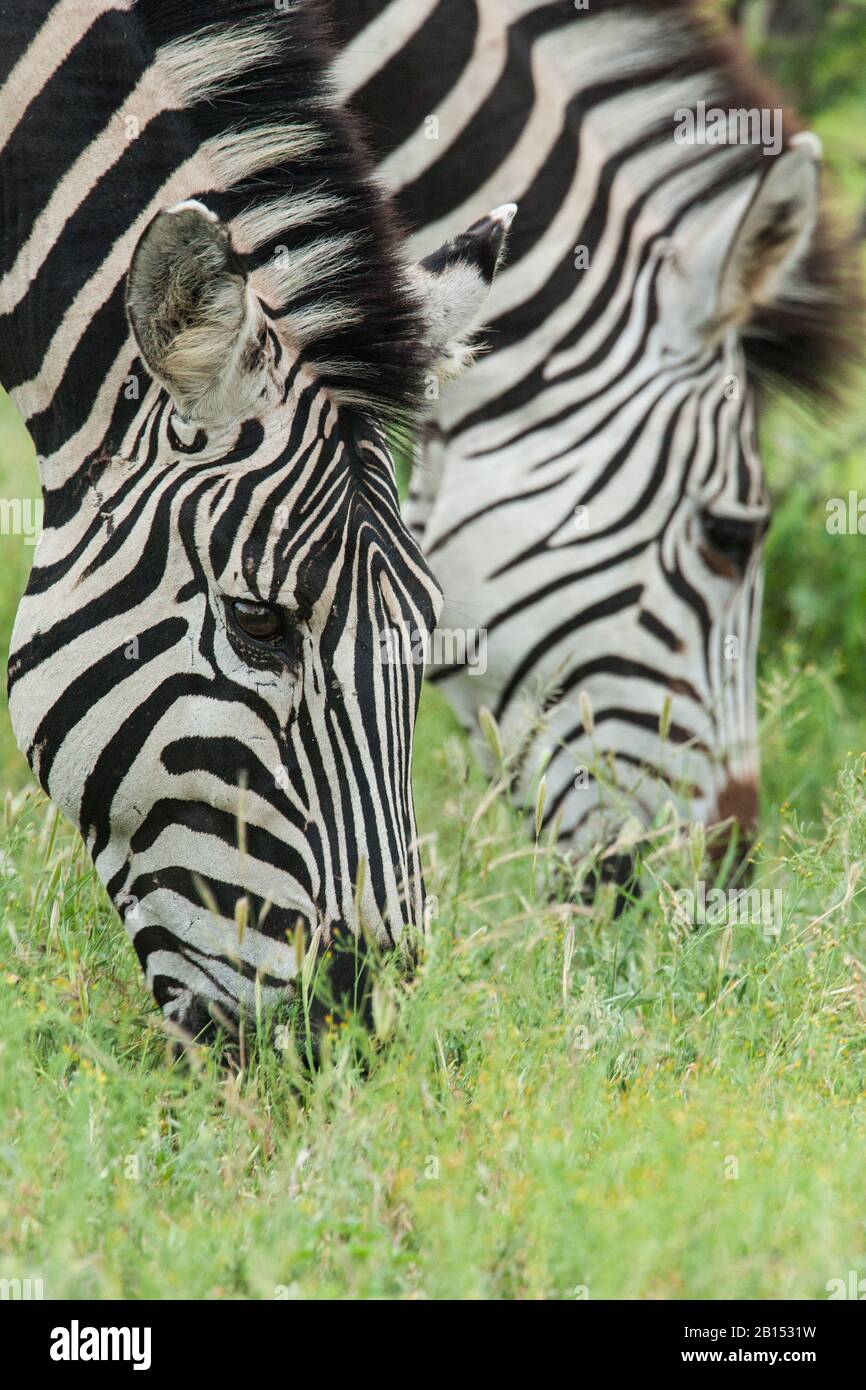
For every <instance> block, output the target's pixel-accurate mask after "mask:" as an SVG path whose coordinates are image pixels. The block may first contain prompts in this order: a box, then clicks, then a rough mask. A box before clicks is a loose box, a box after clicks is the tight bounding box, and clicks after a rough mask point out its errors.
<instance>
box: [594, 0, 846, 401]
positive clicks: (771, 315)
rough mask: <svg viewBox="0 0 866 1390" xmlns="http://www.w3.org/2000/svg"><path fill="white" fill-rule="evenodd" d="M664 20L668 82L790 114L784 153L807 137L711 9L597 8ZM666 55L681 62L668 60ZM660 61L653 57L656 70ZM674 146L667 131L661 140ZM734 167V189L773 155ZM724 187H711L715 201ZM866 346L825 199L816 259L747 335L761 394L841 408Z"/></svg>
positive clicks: (695, 0)
mask: <svg viewBox="0 0 866 1390" xmlns="http://www.w3.org/2000/svg"><path fill="white" fill-rule="evenodd" d="M618 10H619V11H631V12H632V13H635V12H639V13H642V14H644V15H647V14H651V15H655V16H657V18H658V21H659V29H660V48H659V53H660V54H661V55H662V63H663V66H664V75H665V77H666V78H686V79H688V78H694V79H695V85H696V86H697V85H698V82H700V84H701V85H702V87H703V89H704V90H703V93H702V95H704V96H705V97H706V99H707V102H708V105H711V106H714V107H720V108H722V109H724V110H739V109H745V110H752V109H754V108H758V109H765V108H769V109H770V110H777V109H781V110H782V111H783V112H784V116H783V129H784V134H785V140H784V145H783V151H784V150H785V149H787V148H788V147H789V145H790V140H791V137H792V136H793V135H795V134H797V133H798V132H799V131H801V130H802V129H803V126H802V124H801V123H799V122H798V120H797V118H796V116H795V115H794V113H793V111H792V110H791V109H790V108H789V107H788V106H787V105H786V103H785V100H784V98H783V96H782V95H781V93H780V92H779V91H778V90H777V89H776V88H775V87H774V85H773V84H772V83H771V82H770V81H769V80H768V79H767V78H766V77H765V76H764V74H762V73H761V72H760V71H759V70H758V68H757V67H756V65H755V64H754V62H753V61H752V59H751V57H750V55H749V54H748V53H747V52H746V50H745V48H744V46H743V44H742V42H741V41H740V39H739V37H738V35H737V34H736V31H735V30H734V28H733V26H732V25H731V24H730V23H729V22H728V21H727V20H726V19H724V18H723V17H720V16H718V15H717V14H711V13H710V12H709V10H708V7H707V3H706V0H592V4H591V8H590V11H589V13H590V14H594V15H604V14H613V13H614V12H615V11H618ZM665 53H667V54H669V55H670V54H675V55H676V56H675V57H674V58H671V57H670V56H669V57H667V58H666V59H665V58H664V55H665ZM656 61H658V59H657V57H656V56H654V54H653V51H652V50H649V51H648V55H647V62H648V63H654V62H656ZM663 138H669V135H668V132H664V133H661V132H660V134H659V139H663ZM736 150H737V153H736V155H735V156H734V157H733V160H732V162H726V164H725V175H724V178H725V181H726V182H727V181H728V180H731V181H732V182H736V181H738V180H740V179H746V178H748V177H750V176H752V175H754V174H756V173H765V172H766V169H767V166H768V164H769V161H770V159H771V158H773V157H774V156H772V155H766V154H765V153H764V151H763V150H762V149H761V148H759V147H757V146H754V145H746V144H743V145H739V146H737V147H736ZM716 191H717V186H709V187H707V189H706V191H705V196H706V197H708V198H709V197H711V196H713V194H714V193H715V192H716ZM864 343H866V303H864V294H863V284H862V274H861V268H860V258H859V248H858V245H857V243H856V240H855V238H854V235H853V229H847V228H845V227H844V225H843V224H842V223H839V222H837V220H836V218H835V217H834V215H833V214H832V213H831V212H830V210H829V208H828V206H827V203H826V199H825V203H824V207H823V210H822V213H821V215H820V217H819V220H818V224H817V226H816V229H815V233H814V236H813V239H812V244H811V247H810V249H809V251H808V252H807V253H806V254H805V255H804V256H803V257H802V258H801V260H800V262H799V264H798V265H797V266H796V267H795V268H794V270H793V272H792V273H791V275H789V277H788V278H787V280H786V281H785V282H784V284H783V285H782V287H781V292H780V294H779V295H778V297H777V298H776V300H775V302H774V303H773V304H772V305H769V306H764V307H762V308H760V309H759V310H758V311H757V312H756V314H755V315H754V317H753V318H752V320H751V322H750V323H749V324H748V325H747V327H746V328H745V329H744V348H745V352H746V358H747V361H748V364H749V366H750V368H751V370H752V371H753V373H754V376H755V380H756V381H757V383H758V384H759V385H763V386H767V387H770V388H776V389H780V390H782V391H784V392H787V393H791V392H793V393H795V394H798V393H799V394H803V395H806V396H810V397H814V398H817V399H819V400H820V399H824V400H826V401H828V402H833V401H835V400H836V399H837V398H838V396H839V393H840V390H841V388H842V387H843V386H844V385H845V382H846V380H847V377H848V376H849V375H850V373H851V371H852V369H853V368H854V367H855V366H856V365H859V364H862V362H863V357H864Z"/></svg>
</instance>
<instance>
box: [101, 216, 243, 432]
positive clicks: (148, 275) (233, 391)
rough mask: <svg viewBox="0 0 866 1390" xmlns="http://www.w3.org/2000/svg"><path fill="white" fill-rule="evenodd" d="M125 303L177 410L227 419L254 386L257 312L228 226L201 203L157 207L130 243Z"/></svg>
mask: <svg viewBox="0 0 866 1390" xmlns="http://www.w3.org/2000/svg"><path fill="white" fill-rule="evenodd" d="M126 309H127V314H128V315H129V321H130V323H131V325H132V331H133V333H134V334H135V338H136V341H137V343H138V346H139V349H140V350H141V355H142V357H143V358H144V360H145V362H146V363H147V366H148V368H149V369H150V371H151V373H152V374H153V376H154V377H155V378H156V379H157V381H159V382H160V383H161V384H162V385H163V386H164V387H165V388H166V390H167V391H168V392H169V394H170V395H171V396H172V398H173V400H174V402H175V405H176V406H177V408H178V411H179V412H180V414H181V415H183V416H185V417H189V418H194V419H199V420H217V419H234V418H237V417H238V416H239V415H241V414H242V413H244V411H245V410H248V409H249V408H250V407H251V406H252V405H253V403H254V402H255V401H256V400H257V399H258V398H259V397H260V396H261V394H262V387H263V382H262V371H261V362H262V353H261V352H260V351H259V350H258V349H259V347H260V339H261V334H262V332H263V329H264V322H263V318H264V316H263V314H262V310H261V307H260V305H259V304H258V301H257V300H256V298H255V296H254V295H253V293H252V291H251V290H250V289H249V287H248V285H247V279H246V274H245V271H244V269H243V267H242V266H241V264H240V262H239V260H238V258H237V256H236V255H235V253H234V251H233V249H232V244H231V240H230V237H229V233H228V229H227V228H226V227H225V225H224V224H223V223H222V222H220V220H219V218H218V217H217V216H216V214H215V213H213V212H211V211H210V209H209V208H206V207H205V206H204V204H203V203H198V202H193V201H190V202H185V203H178V204H177V206H176V207H173V208H168V209H167V210H166V211H164V212H160V213H158V214H157V216H156V217H155V218H154V219H153V221H152V222H151V223H150V224H149V226H148V227H146V228H145V230H144V232H143V233H142V235H141V237H140V239H139V242H138V245H137V246H136V248H135V251H134V253H133V257H132V264H131V266H130V271H129V277H128V281H127V289H126Z"/></svg>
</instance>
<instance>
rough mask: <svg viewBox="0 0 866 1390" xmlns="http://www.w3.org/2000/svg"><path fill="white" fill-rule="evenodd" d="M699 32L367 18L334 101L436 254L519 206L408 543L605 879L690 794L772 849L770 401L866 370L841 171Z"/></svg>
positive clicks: (473, 672)
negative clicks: (621, 845) (826, 174)
mask: <svg viewBox="0 0 866 1390" xmlns="http://www.w3.org/2000/svg"><path fill="white" fill-rule="evenodd" d="M699 11H700V7H699V6H697V5H693V4H691V3H686V0H590V3H588V4H576V3H572V0H557V2H556V3H553V2H549V3H543V2H541V0H391V2H390V3H388V0H355V3H346V4H343V5H342V6H341V7H340V13H339V27H338V37H339V42H340V45H341V52H340V54H339V56H338V59H337V61H336V64H335V80H336V81H337V83H338V86H339V88H340V90H341V92H342V94H343V98H344V100H345V101H346V102H347V103H348V104H349V105H350V107H351V108H353V109H355V110H357V111H358V112H359V113H360V114H361V115H362V117H363V118H365V119H366V121H367V123H368V126H369V129H370V131H371V132H372V139H373V142H374V150H375V154H376V157H377V160H378V170H379V173H380V176H381V177H382V179H383V181H384V182H385V183H386V184H387V185H388V186H389V188H390V189H391V190H392V192H393V194H394V197H395V202H396V207H397V211H398V214H399V216H400V217H401V220H402V221H403V223H404V225H406V226H407V227H408V229H410V231H411V232H412V234H413V238H414V240H413V248H414V250H415V252H416V253H418V254H422V253H423V252H425V251H426V250H429V248H430V247H431V246H433V245H435V244H436V242H437V240H439V239H440V238H441V234H442V228H443V226H444V225H445V224H446V223H448V222H449V221H451V220H453V219H456V220H457V222H460V220H461V219H463V220H470V219H471V218H472V217H473V216H474V215H477V213H478V211H479V209H480V208H482V207H484V206H491V205H492V204H494V203H495V202H496V201H497V200H501V197H503V196H508V197H509V198H511V197H514V198H515V199H516V200H517V201H518V202H519V203H520V204H521V206H522V208H523V211H522V213H521V215H520V216H519V217H518V219H517V221H516V222H515V226H514V231H513V233H512V237H511V240H510V243H509V258H508V266H507V269H506V270H505V272H504V273H503V274H502V275H501V276H500V277H499V279H498V280H497V283H496V286H495V288H494V291H493V296H492V301H491V304H490V306H489V316H488V330H487V332H486V337H487V338H488V339H489V342H490V344H491V346H492V350H491V351H490V352H489V354H488V355H486V356H484V357H482V358H481V359H480V360H479V361H478V362H477V363H476V364H475V365H474V366H473V367H472V368H471V369H470V370H469V371H468V372H467V373H466V374H465V375H464V376H463V377H462V378H461V380H460V381H458V382H456V383H455V384H454V385H453V386H450V385H449V387H448V388H447V389H446V390H445V391H444V392H443V394H442V397H441V400H440V402H439V404H438V407H437V409H436V412H435V416H434V418H433V419H432V421H431V422H430V424H429V426H428V428H427V430H426V433H425V435H424V438H423V445H422V449H421V452H420V458H419V463H418V466H417V467H416V468H415V471H414V476H413V479H412V484H411V495H410V500H409V503H408V511H407V516H408V519H409V521H410V524H411V526H412V529H413V530H414V532H415V534H416V535H417V536H418V539H419V541H420V542H421V545H422V549H423V550H424V553H425V555H426V556H427V559H428V560H429V562H430V564H431V566H432V567H433V569H434V571H435V572H436V575H437V578H438V579H439V581H440V582H441V583H442V585H443V587H444V590H445V607H444V611H443V618H442V622H443V625H444V626H446V627H448V628H454V627H457V626H460V625H467V624H468V625H470V626H472V627H476V628H478V629H481V630H482V631H483V632H485V633H486V669H482V667H483V663H481V662H474V663H469V662H460V661H455V662H453V663H451V664H446V665H444V666H443V667H441V668H440V669H438V670H437V671H436V672H434V673H433V678H434V679H436V680H438V681H439V682H440V683H441V685H442V687H443V689H444V691H445V692H446V693H447V696H448V698H449V699H450V701H451V703H452V705H453V706H454V708H455V710H456V711H457V713H458V715H459V716H460V718H461V719H462V721H463V722H464V724H465V725H466V727H467V728H471V727H474V726H475V725H476V722H477V715H478V711H479V707H480V706H482V705H485V704H486V705H488V706H490V707H491V708H492V709H493V711H494V712H495V714H496V715H497V717H498V719H499V720H500V722H501V724H502V726H503V730H504V735H505V742H506V745H508V744H510V745H511V747H512V748H516V749H517V750H518V755H517V757H516V766H517V769H518V773H517V777H516V780H517V782H518V785H519V786H520V787H521V789H522V792H523V796H524V800H525V801H526V802H527V803H528V802H529V801H530V800H531V799H534V796H533V779H534V778H537V776H538V769H539V767H540V766H543V765H545V764H546V765H547V773H546V777H547V786H546V792H547V795H546V804H545V811H544V820H545V823H546V824H547V825H548V826H554V825H557V824H558V826H559V834H560V835H561V837H562V839H563V841H564V843H565V844H566V845H574V846H575V847H576V848H577V849H579V850H581V851H583V852H586V851H587V850H589V849H590V848H591V847H592V846H594V845H602V846H603V845H605V844H609V842H610V839H611V837H612V836H613V835H614V834H615V833H616V830H617V826H621V825H622V822H623V819H624V818H625V817H626V815H635V814H636V815H637V816H638V818H639V819H640V820H641V821H643V822H644V823H646V822H650V821H651V820H652V818H653V817H654V816H656V815H657V814H658V812H659V810H660V808H661V807H662V806H663V805H664V803H665V802H666V801H668V800H670V799H671V798H672V793H673V799H674V801H675V802H676V803H677V804H678V806H679V808H680V810H681V813H682V814H683V815H684V816H686V817H689V818H694V819H697V820H702V821H704V822H705V823H707V824H715V823H721V822H728V823H738V824H739V830H740V836H741V844H742V843H743V841H744V840H745V841H747V840H748V837H749V835H750V833H751V831H752V828H753V825H754V822H755V818H756V813H757V789H758V751H757V735H756V676H755V660H756V646H757V638H758V629H759V614H760V605H761V550H762V541H763V538H764V534H765V532H766V530H767V526H768V521H769V505H768V495H767V489H766V486H765V483H764V479H763V475H762V468H761V459H760V454H759V450H758V445H757V442H756V407H757V404H758V400H757V397H758V393H759V390H760V389H761V388H762V387H763V386H764V384H766V383H771V382H772V381H773V380H775V381H777V382H779V383H780V384H781V385H782V386H784V387H787V388H791V389H794V390H803V391H805V392H807V393H809V392H812V393H817V394H820V393H822V392H826V393H830V394H832V388H833V386H834V385H835V383H837V382H838V380H839V376H840V373H841V372H842V369H843V367H844V366H845V364H846V361H847V360H849V359H850V356H851V353H852V349H853V347H854V345H855V344H857V342H858V329H857V326H856V324H857V316H856V304H857V300H858V293H857V289H856V285H854V284H853V283H852V281H853V277H854V276H856V269H855V262H854V255H853V249H852V248H851V247H849V246H844V245H840V244H837V242H836V239H834V236H833V235H832V233H831V231H830V230H829V229H828V226H827V222H826V219H825V218H824V216H823V215H822V213H821V208H820V193H819V182H820V174H819V159H820V146H819V143H818V141H817V139H816V138H815V137H814V136H811V135H808V134H801V133H798V132H797V128H796V125H795V123H794V120H793V118H792V116H791V115H790V113H787V112H784V113H783V112H782V111H781V110H777V108H778V107H779V101H778V99H777V98H776V96H775V95H774V94H773V92H772V91H769V90H768V89H767V88H766V86H765V85H764V84H763V82H762V81H761V80H760V79H759V78H758V76H757V74H756V73H755V72H754V71H753V70H751V69H750V68H749V66H748V64H747V61H746V59H745V55H744V54H743V53H742V52H741V51H739V50H738V47H737V46H736V45H735V43H734V42H733V40H731V39H728V38H726V37H720V36H719V33H718V29H717V28H715V27H714V28H710V27H709V25H708V24H707V22H706V21H705V20H703V19H702V18H701V17H700V13H699ZM719 111H721V112H722V113H724V119H723V120H720V119H719V115H718V112H719ZM728 113H731V114H730V115H728ZM755 139H758V140H759V142H760V143H752V142H751V141H753V140H755ZM506 189H507V195H505V193H504V190H506ZM612 862H613V863H615V862H616V861H615V859H614V860H613V861H612ZM617 867H619V866H617Z"/></svg>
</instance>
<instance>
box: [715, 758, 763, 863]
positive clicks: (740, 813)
mask: <svg viewBox="0 0 866 1390" xmlns="http://www.w3.org/2000/svg"><path fill="white" fill-rule="evenodd" d="M715 820H716V822H717V823H718V824H722V823H723V822H733V825H732V826H731V828H732V829H734V828H736V829H737V830H738V831H739V846H738V855H737V857H738V858H739V859H744V858H745V857H746V855H747V854H748V852H749V850H750V849H751V847H752V845H753V844H754V842H755V839H756V836H757V832H758V784H757V782H746V781H743V780H741V779H740V778H738V777H731V778H730V780H729V781H728V782H726V784H725V786H724V787H723V788H722V790H721V792H720V793H719V797H718V801H717V803H716V815H715ZM727 841H728V836H721V837H720V838H719V839H717V840H716V843H715V853H714V857H716V858H718V859H719V860H721V859H723V858H724V856H725V852H726V850H727Z"/></svg>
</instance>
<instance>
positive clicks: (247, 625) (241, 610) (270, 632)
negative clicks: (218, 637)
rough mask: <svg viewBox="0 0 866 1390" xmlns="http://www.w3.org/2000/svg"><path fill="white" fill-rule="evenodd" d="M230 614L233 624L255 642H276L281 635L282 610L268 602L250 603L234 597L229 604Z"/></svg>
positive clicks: (282, 627)
mask: <svg viewBox="0 0 866 1390" xmlns="http://www.w3.org/2000/svg"><path fill="white" fill-rule="evenodd" d="M231 616H232V619H233V621H234V623H235V626H236V627H239V628H240V630H241V632H243V633H244V634H245V635H246V636H247V637H252V639H253V641H255V642H276V641H277V639H278V638H280V637H282V636H283V632H284V623H283V615H282V612H281V611H280V609H279V608H275V607H274V606H273V605H272V604H270V603H250V602H248V601H247V600H246V599H242V598H236V599H235V600H234V602H233V603H232V605H231Z"/></svg>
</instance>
